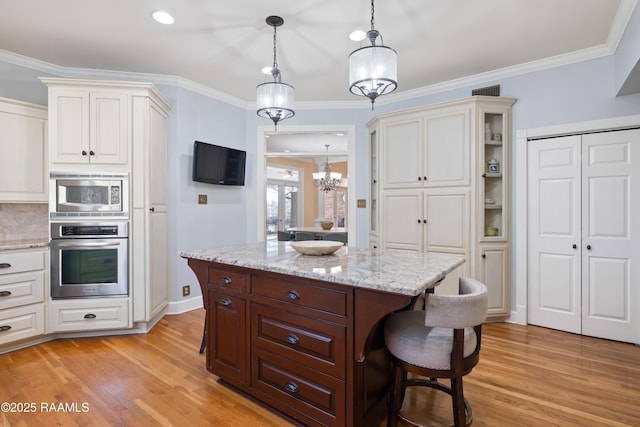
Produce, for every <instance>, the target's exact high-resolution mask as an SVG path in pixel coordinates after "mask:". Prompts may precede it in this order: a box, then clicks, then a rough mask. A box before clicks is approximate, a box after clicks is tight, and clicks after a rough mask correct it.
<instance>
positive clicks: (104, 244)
mask: <svg viewBox="0 0 640 427" xmlns="http://www.w3.org/2000/svg"><path fill="white" fill-rule="evenodd" d="M56 246H58V247H59V248H71V247H74V248H78V247H80V248H82V247H91V248H105V247H108V246H120V242H82V243H79V242H77V241H76V242H74V243H71V242H60V243H57V244H56Z"/></svg>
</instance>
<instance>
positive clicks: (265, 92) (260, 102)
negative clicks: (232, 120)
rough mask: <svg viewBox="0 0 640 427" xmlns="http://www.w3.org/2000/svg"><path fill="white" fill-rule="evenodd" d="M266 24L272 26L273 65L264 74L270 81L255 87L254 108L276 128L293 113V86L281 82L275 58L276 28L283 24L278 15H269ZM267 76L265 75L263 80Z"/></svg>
mask: <svg viewBox="0 0 640 427" xmlns="http://www.w3.org/2000/svg"><path fill="white" fill-rule="evenodd" d="M266 22H267V24H269V25H270V26H272V27H273V66H272V67H271V69H270V70H268V71H267V72H265V74H271V76H272V77H273V81H272V82H267V81H265V82H264V83H262V84H259V85H258V86H257V87H256V99H257V101H256V108H257V113H258V115H259V116H260V117H264V118H265V119H271V120H272V121H273V124H274V127H275V129H276V130H277V128H278V122H280V121H281V120H284V119H288V118H289V117H293V116H294V115H295V113H294V111H293V86H291V85H288V84H286V83H282V81H281V74H280V70H279V69H278V61H277V60H276V40H277V35H276V28H277V27H279V26H281V25H282V24H284V19H282V18H281V17H279V16H269V17H267V19H266ZM266 79H267V77H265V80H266Z"/></svg>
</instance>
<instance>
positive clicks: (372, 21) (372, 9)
mask: <svg viewBox="0 0 640 427" xmlns="http://www.w3.org/2000/svg"><path fill="white" fill-rule="evenodd" d="M373 13H374V8H373V0H371V29H372V30H373V29H374V28H373V23H374V19H373Z"/></svg>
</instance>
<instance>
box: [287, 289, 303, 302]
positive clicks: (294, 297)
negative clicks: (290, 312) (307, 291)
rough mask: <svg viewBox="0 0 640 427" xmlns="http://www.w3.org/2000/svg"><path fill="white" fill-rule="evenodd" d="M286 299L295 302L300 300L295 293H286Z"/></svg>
mask: <svg viewBox="0 0 640 427" xmlns="http://www.w3.org/2000/svg"><path fill="white" fill-rule="evenodd" d="M286 296H287V298H289V299H292V300H297V299H300V294H299V293H297V292H296V291H293V290H291V291H287V293H286Z"/></svg>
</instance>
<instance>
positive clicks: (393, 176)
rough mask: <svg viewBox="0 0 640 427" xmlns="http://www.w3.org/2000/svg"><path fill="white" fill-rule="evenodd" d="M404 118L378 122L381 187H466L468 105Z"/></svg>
mask: <svg viewBox="0 0 640 427" xmlns="http://www.w3.org/2000/svg"><path fill="white" fill-rule="evenodd" d="M408 116H409V117H404V116H400V117H397V118H392V119H389V120H385V121H383V122H382V123H381V126H380V128H381V132H382V140H383V141H384V142H383V143H382V144H381V148H382V150H381V152H382V154H381V156H382V159H383V162H382V164H383V168H382V173H383V187H384V188H386V189H389V188H411V187H413V188H420V187H441V186H459V185H469V180H470V176H469V172H470V171H469V161H470V157H469V150H470V138H469V134H470V108H469V106H466V105H465V106H461V107H454V108H443V109H441V110H440V109H438V110H430V111H428V112H421V113H413V114H409V115H408Z"/></svg>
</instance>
